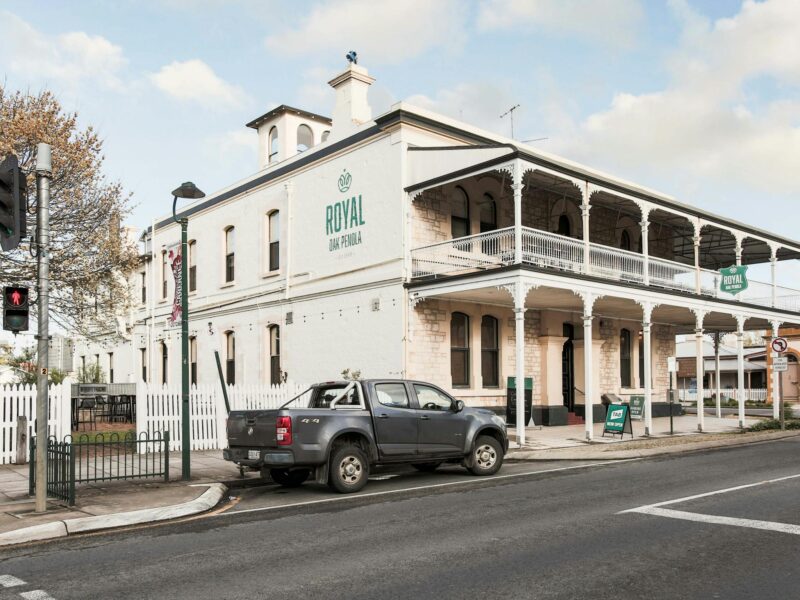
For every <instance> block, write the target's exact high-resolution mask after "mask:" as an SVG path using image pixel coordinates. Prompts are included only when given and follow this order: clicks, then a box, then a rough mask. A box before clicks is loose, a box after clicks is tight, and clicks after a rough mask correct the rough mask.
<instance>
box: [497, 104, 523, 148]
mask: <svg viewBox="0 0 800 600" xmlns="http://www.w3.org/2000/svg"><path fill="white" fill-rule="evenodd" d="M518 108H519V104H515V105H514V106H512V107H511V108H509V109H508V110H507V111H506V112H504V113H503V114H502V115H500V118H501V119H502V118H504V117H505V116H506V115H508V116H509V117H510V118H511V139H512V140H513V139H514V111H515V110H517V109H518Z"/></svg>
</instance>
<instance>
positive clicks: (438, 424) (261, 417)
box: [223, 379, 508, 493]
mask: <svg viewBox="0 0 800 600" xmlns="http://www.w3.org/2000/svg"><path fill="white" fill-rule="evenodd" d="M227 433H228V448H227V449H226V450H224V453H223V456H224V458H225V460H230V461H232V462H234V463H236V464H237V465H239V466H240V467H253V468H257V469H261V472H262V474H263V475H265V476H266V474H267V473H268V474H269V475H270V477H271V478H272V480H273V481H275V482H276V483H278V484H280V485H283V486H287V487H293V486H299V485H301V484H302V483H303V482H304V481H306V480H307V479H308V478H309V477H312V475H313V478H314V479H315V480H316V481H317V482H318V483H327V484H328V485H329V486H330V487H332V488H333V489H335V490H336V491H338V492H342V493H348V492H356V491H358V490H360V489H361V488H363V487H364V486H365V485H366V484H367V479H368V477H369V473H370V469H371V468H372V467H374V466H377V465H391V464H411V465H413V466H414V467H415V468H416V469H418V470H420V471H433V470H435V469H436V468H437V467H438V466H439V465H441V464H442V463H444V462H451V463H460V464H462V465H463V466H465V467H466V468H467V469H469V470H470V471H471V472H472V473H474V474H475V475H492V474H494V473H496V472H497V470H498V469H499V468H500V466H501V465H502V464H503V456H504V455H505V453H506V451H507V450H508V437H507V435H506V425H505V422H504V421H503V420H502V419H501V418H500V417H498V416H497V415H495V414H494V413H492V412H491V411H489V410H485V409H477V408H466V407H465V406H464V403H463V402H462V401H461V400H454V399H453V398H451V397H450V396H449V395H448V394H446V393H445V392H443V391H442V390H440V389H439V388H437V387H436V386H434V385H431V384H429V383H424V382H421V381H406V380H385V379H370V380H364V381H331V382H327V383H320V384H317V385H314V386H312V387H311V388H309V389H308V390H306V391H305V392H303V393H302V394H300V395H299V396H297V397H296V398H294V399H292V400H290V401H289V402H287V403H286V404H284V405H283V406H282V407H281V408H279V409H275V410H235V411H231V413H230V415H229V416H228V424H227Z"/></svg>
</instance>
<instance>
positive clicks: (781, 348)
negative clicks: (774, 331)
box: [770, 337, 789, 352]
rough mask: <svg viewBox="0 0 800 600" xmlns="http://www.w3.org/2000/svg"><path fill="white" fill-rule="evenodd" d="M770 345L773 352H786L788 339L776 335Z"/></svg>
mask: <svg viewBox="0 0 800 600" xmlns="http://www.w3.org/2000/svg"><path fill="white" fill-rule="evenodd" d="M770 345H771V346H772V349H773V350H774V351H775V352H786V349H787V348H789V340H787V339H786V338H785V337H776V338H775V339H774V340H772V343H771V344H770Z"/></svg>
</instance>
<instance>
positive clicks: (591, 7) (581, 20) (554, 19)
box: [475, 0, 644, 47]
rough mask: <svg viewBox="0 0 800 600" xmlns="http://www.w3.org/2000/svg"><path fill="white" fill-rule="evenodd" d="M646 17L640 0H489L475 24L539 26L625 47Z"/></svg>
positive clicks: (488, 26)
mask: <svg viewBox="0 0 800 600" xmlns="http://www.w3.org/2000/svg"><path fill="white" fill-rule="evenodd" d="M643 16H644V12H643V10H642V7H641V5H640V4H639V1H638V0H591V1H587V0H489V1H488V2H485V3H483V4H482V5H481V9H480V12H479V13H478V16H477V19H476V23H475V24H476V27H477V28H478V29H479V30H483V31H492V30H496V29H511V28H518V27H527V28H530V27H539V28H541V29H547V30H548V31H549V32H550V33H559V34H562V35H569V36H582V37H588V38H591V39H593V40H599V41H603V42H604V43H607V44H611V45H612V46H622V47H626V46H631V45H633V43H634V41H635V39H636V34H637V31H639V30H640V28H641V22H642V19H643Z"/></svg>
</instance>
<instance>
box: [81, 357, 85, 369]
mask: <svg viewBox="0 0 800 600" xmlns="http://www.w3.org/2000/svg"><path fill="white" fill-rule="evenodd" d="M81 369H82V370H83V372H84V373H85V372H86V357H85V356H81Z"/></svg>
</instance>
